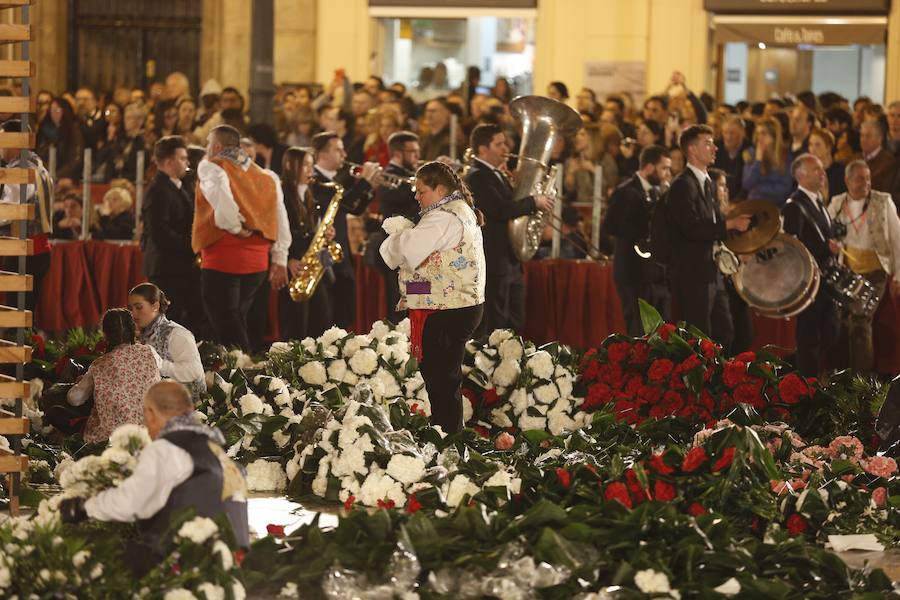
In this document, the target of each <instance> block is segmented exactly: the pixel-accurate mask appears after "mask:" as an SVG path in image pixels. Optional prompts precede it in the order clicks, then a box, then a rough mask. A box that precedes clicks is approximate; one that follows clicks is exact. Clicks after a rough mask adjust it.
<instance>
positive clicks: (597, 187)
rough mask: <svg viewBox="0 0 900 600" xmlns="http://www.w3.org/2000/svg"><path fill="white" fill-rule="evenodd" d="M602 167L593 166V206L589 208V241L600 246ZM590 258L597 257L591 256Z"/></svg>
mask: <svg viewBox="0 0 900 600" xmlns="http://www.w3.org/2000/svg"><path fill="white" fill-rule="evenodd" d="M602 211H603V167H601V166H600V165H597V166H596V167H594V207H593V209H592V210H591V243H592V244H593V245H594V248H598V249H599V248H600V219H601V218H603V214H602ZM591 258H599V257H598V256H593V257H591Z"/></svg>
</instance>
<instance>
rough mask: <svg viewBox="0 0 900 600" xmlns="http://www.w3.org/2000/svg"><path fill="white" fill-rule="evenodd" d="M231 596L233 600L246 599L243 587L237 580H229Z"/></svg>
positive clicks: (245, 591)
mask: <svg viewBox="0 0 900 600" xmlns="http://www.w3.org/2000/svg"><path fill="white" fill-rule="evenodd" d="M231 595H232V597H233V598H234V600H245V599H246V598H247V590H245V589H244V585H243V584H242V583H241V582H240V581H238V580H237V579H232V580H231Z"/></svg>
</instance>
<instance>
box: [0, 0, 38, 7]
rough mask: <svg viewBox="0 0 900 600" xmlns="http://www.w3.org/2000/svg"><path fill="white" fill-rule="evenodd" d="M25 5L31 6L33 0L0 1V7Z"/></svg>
mask: <svg viewBox="0 0 900 600" xmlns="http://www.w3.org/2000/svg"><path fill="white" fill-rule="evenodd" d="M23 6H31V0H3V1H2V2H0V8H22V7H23Z"/></svg>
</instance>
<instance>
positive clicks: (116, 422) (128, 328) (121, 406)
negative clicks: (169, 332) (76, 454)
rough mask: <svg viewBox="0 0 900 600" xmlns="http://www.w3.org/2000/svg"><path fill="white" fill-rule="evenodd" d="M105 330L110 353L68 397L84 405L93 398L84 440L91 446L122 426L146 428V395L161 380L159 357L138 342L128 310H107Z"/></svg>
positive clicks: (107, 437)
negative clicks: (141, 426)
mask: <svg viewBox="0 0 900 600" xmlns="http://www.w3.org/2000/svg"><path fill="white" fill-rule="evenodd" d="M102 327H103V337H104V338H106V344H107V348H108V350H107V352H106V354H104V355H103V356H101V357H100V358H98V359H97V360H95V361H94V362H93V363H92V364H91V366H90V368H88V370H87V373H85V374H84V377H82V378H81V380H80V381H79V382H78V383H76V384H75V385H74V386H72V388H71V389H70V390H69V392H68V395H67V397H66V399H67V400H68V402H69V404H71V405H73V406H81V405H82V404H84V403H85V402H87V400H88V399H89V398H90V397H91V395H93V397H94V406H93V408H92V409H91V416H90V417H88V420H87V424H86V425H85V427H84V441H86V442H88V443H91V444H95V443H100V442H106V441H107V440H108V439H109V436H110V434H111V433H112V432H113V431H114V430H115V429H116V427H119V426H120V425H125V424H126V423H133V424H135V425H142V424H143V423H144V410H143V400H144V394H145V393H146V392H147V390H148V389H150V386H151V385H153V384H154V383H156V382H157V381H159V356H158V355H157V354H156V352H155V351H154V350H153V349H152V348H151V347H150V346H147V345H145V344H140V343H137V327H136V326H135V324H134V319H133V318H132V316H131V313H130V312H129V311H128V309H126V308H111V309H109V310H108V311H106V312H105V313H104V314H103V322H102Z"/></svg>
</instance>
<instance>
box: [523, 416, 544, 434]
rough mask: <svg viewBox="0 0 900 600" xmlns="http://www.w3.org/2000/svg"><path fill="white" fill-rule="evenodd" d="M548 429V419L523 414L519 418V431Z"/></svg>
mask: <svg viewBox="0 0 900 600" xmlns="http://www.w3.org/2000/svg"><path fill="white" fill-rule="evenodd" d="M546 428H547V419H545V418H544V417H532V416H530V415H528V414H527V413H526V414H523V415H522V416H521V417H519V429H521V430H522V431H531V430H543V429H546Z"/></svg>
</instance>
